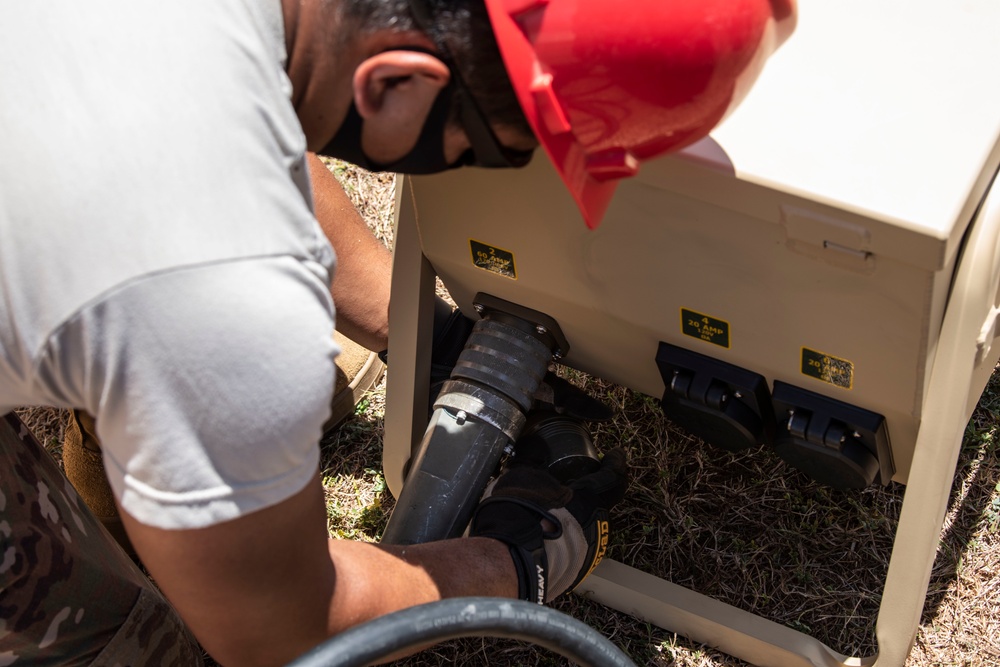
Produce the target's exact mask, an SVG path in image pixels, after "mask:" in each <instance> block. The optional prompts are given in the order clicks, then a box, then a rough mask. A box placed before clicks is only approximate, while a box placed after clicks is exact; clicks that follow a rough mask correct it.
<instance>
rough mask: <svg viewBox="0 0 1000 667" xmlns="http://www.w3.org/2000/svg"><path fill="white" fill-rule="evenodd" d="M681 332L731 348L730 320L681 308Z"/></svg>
mask: <svg viewBox="0 0 1000 667" xmlns="http://www.w3.org/2000/svg"><path fill="white" fill-rule="evenodd" d="M681 333H683V334H684V335H685V336H691V337H692V338H697V339H698V340H703V341H705V342H706V343H712V344H713V345H718V346H719V347H724V348H726V349H728V348H729V322H726V321H725V320H720V319H718V318H715V317H709V316H708V315H706V314H704V313H699V312H696V311H694V310H688V309H687V308H681Z"/></svg>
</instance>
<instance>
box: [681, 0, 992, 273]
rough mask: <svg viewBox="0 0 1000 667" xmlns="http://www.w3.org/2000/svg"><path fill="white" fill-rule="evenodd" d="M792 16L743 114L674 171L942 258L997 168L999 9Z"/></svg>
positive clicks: (875, 7) (966, 1)
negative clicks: (758, 191) (828, 213)
mask: <svg viewBox="0 0 1000 667" xmlns="http://www.w3.org/2000/svg"><path fill="white" fill-rule="evenodd" d="M799 11H800V17H799V24H798V26H797V28H796V30H795V32H794V33H793V35H792V36H791V38H790V39H789V40H788V41H787V42H786V43H785V44H784V45H783V46H782V47H781V48H780V49H779V50H778V52H777V53H776V54H775V55H774V56H773V57H772V58H771V60H770V61H769V62H768V64H767V66H766V67H765V69H764V72H763V74H762V75H761V78H760V80H759V81H758V83H757V84H756V86H755V87H754V88H753V89H752V90H751V91H750V93H749V95H748V97H747V99H746V100H745V101H744V103H743V104H742V105H741V106H740V107H739V108H738V109H737V110H736V111H735V112H734V113H733V115H732V116H731V117H730V118H728V119H727V120H726V121H724V123H723V124H722V125H720V126H719V127H718V128H717V129H716V130H715V131H714V132H713V134H712V136H711V137H710V138H709V139H706V140H705V141H703V142H700V143H699V144H696V145H695V146H692V147H691V148H689V149H687V150H686V151H684V152H683V153H682V154H681V155H680V156H679V158H680V159H682V160H683V159H684V158H685V157H686V158H693V159H696V160H697V161H699V162H702V163H705V162H708V163H710V164H712V165H713V166H715V167H717V168H722V169H724V170H725V171H728V172H730V173H735V175H736V177H737V178H739V179H741V180H745V181H750V182H754V183H759V184H764V185H767V186H769V187H773V188H776V189H780V190H784V191H787V192H791V193H796V194H799V195H801V196H803V197H805V198H806V199H811V200H814V201H818V202H823V203H824V204H830V205H831V206H833V207H835V208H837V209H841V210H845V211H851V212H855V213H859V214H861V215H862V216H864V217H866V218H870V219H874V220H877V221H884V222H887V223H889V224H892V225H894V226H898V227H901V228H904V229H906V230H909V231H912V232H914V233H916V234H917V235H920V236H925V237H930V238H931V239H937V240H939V241H941V242H943V244H944V245H945V246H947V247H948V248H950V249H952V250H954V249H955V248H957V244H958V242H959V240H960V238H961V234H962V232H963V230H964V228H965V226H966V225H967V224H968V221H969V220H970V219H971V217H972V214H973V212H974V210H975V208H976V206H977V205H978V203H979V201H981V199H982V197H983V195H984V193H985V191H986V189H987V188H988V187H989V184H990V180H991V178H992V176H993V174H994V173H995V172H996V170H997V164H998V162H1000V2H998V1H997V0H874V1H873V0H836V1H831V0H800V6H799ZM674 159H678V158H674ZM927 240H930V239H927ZM897 251H898V250H897ZM944 254H948V252H947V251H945V252H944Z"/></svg>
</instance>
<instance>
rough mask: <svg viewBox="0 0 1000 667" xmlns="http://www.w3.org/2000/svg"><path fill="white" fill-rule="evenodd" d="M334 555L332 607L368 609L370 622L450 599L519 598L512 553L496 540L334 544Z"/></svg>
mask: <svg viewBox="0 0 1000 667" xmlns="http://www.w3.org/2000/svg"><path fill="white" fill-rule="evenodd" d="M330 557H331V560H332V561H333V563H334V569H335V570H336V571H337V575H338V585H337V590H336V593H335V599H334V605H335V606H337V607H340V608H341V609H344V608H346V609H355V610H361V609H365V608H366V607H367V611H366V612H365V616H367V617H369V618H375V617H377V616H381V615H383V614H386V613H389V612H391V611H396V610H399V609H403V608H405V607H410V606H413V605H416V604H422V603H425V602H434V601H436V600H441V599H444V598H449V597H459V596H466V595H490V596H497V597H516V596H517V575H516V574H515V572H514V566H513V562H512V560H511V557H510V553H509V551H508V549H507V547H506V546H505V545H503V544H502V543H500V542H498V541H496V540H491V539H484V538H471V539H456V540H447V541H443V542H432V543H429V544H419V545H411V546H406V547H401V546H387V545H378V546H376V545H370V544H363V543H358V542H343V541H333V540H332V541H331V543H330ZM341 596H344V597H343V598H341ZM340 629H342V628H340ZM331 630H333V631H337V630H338V628H331Z"/></svg>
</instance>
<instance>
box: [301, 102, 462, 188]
mask: <svg viewBox="0 0 1000 667" xmlns="http://www.w3.org/2000/svg"><path fill="white" fill-rule="evenodd" d="M453 92H454V89H453V87H452V86H451V85H448V86H446V87H445V88H444V89H443V90H442V91H441V92H440V93H439V94H438V96H437V99H436V100H434V106H432V107H431V110H430V111H429V112H428V114H427V120H425V121H424V127H423V129H422V130H421V131H420V136H419V137H418V138H417V143H416V144H415V145H414V146H413V149H412V150H410V152H409V153H407V154H406V155H404V156H403V157H401V158H400V159H398V160H396V161H395V162H389V163H379V162H375V161H373V160H371V159H369V157H368V156H367V155H365V151H364V149H363V148H362V147H361V128H362V126H363V123H364V119H363V118H361V114H359V113H358V109H357V107H356V106H355V105H354V102H351V108H350V109H348V111H347V117H346V118H344V122H343V123H342V124H341V126H340V129H339V130H337V134H335V135H334V136H333V138H332V139H330V142H329V143H328V144H327V145H326V146H324V147H323V148H322V149H320V150H319V154H320V155H325V156H327V157H335V158H337V159H340V160H346V161H347V162H351V163H353V164H356V165H358V166H359V167H361V168H362V169H367V170H368V171H395V172H399V173H401V174H435V173H437V172H440V171H446V170H448V169H455V168H456V167H461V166H464V165H468V164H473V163H474V162H475V155H474V154H473V152H472V149H469V150H467V151H465V152H464V153H463V154H462V155H461V156H460V157H459V158H458V160H456V161H455V162H453V163H451V164H448V163H447V162H446V161H445V156H444V130H445V126H447V124H448V112H449V108H450V106H451V104H450V103H451V98H452V97H453V95H452V93H453Z"/></svg>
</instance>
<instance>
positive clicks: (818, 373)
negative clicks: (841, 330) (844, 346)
mask: <svg viewBox="0 0 1000 667" xmlns="http://www.w3.org/2000/svg"><path fill="white" fill-rule="evenodd" d="M802 374H803V375H808V376H809V377H814V378H816V379H817V380H822V381H823V382H827V383H829V384H832V385H833V386H835V387H842V388H844V389H850V388H851V387H853V386H854V364H853V363H851V362H850V361H848V360H847V359H841V358H839V357H834V356H832V355H829V354H823V353H822V352H817V351H816V350H810V349H809V348H808V347H804V348H802Z"/></svg>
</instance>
